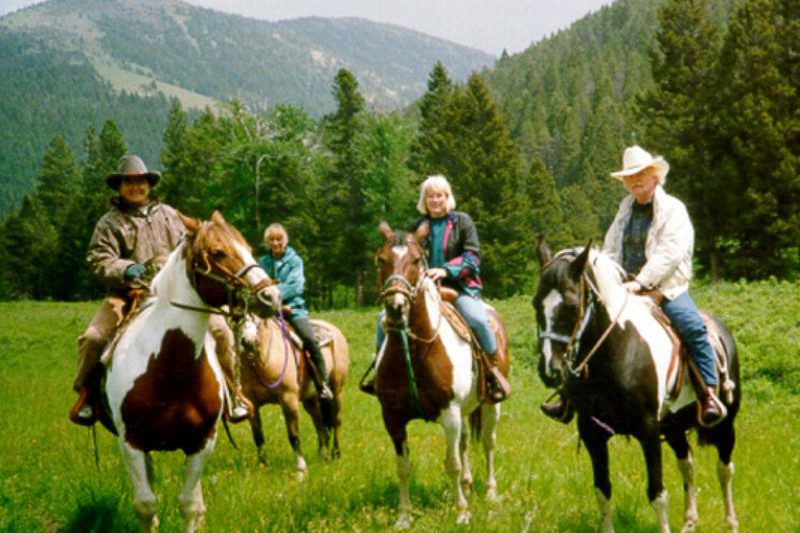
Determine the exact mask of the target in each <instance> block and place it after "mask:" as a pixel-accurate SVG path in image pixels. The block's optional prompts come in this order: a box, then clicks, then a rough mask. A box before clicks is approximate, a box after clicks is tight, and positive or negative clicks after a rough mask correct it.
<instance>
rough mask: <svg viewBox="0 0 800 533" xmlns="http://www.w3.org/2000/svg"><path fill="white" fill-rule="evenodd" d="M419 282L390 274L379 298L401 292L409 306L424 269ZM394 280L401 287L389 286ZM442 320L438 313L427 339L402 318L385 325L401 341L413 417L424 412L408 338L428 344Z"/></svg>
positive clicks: (416, 292) (418, 288)
mask: <svg viewBox="0 0 800 533" xmlns="http://www.w3.org/2000/svg"><path fill="white" fill-rule="evenodd" d="M420 274H421V275H420V278H419V282H417V284H416V286H414V285H411V283H410V282H409V281H408V280H407V279H406V278H405V276H403V275H401V274H392V275H391V276H389V277H388V278H386V281H384V283H383V292H382V293H381V298H382V299H383V300H385V299H386V298H387V297H388V296H392V295H394V294H402V295H403V296H404V297H405V299H406V300H407V301H408V303H409V307H411V306H412V305H413V303H414V300H415V299H416V298H417V295H418V294H419V290H420V288H421V287H422V283H423V282H424V280H425V271H424V269H423V270H422V272H421V273H420ZM395 281H399V282H400V284H401V285H402V286H401V287H389V285H390V284H392V283H394V282H395ZM441 320H442V313H441V312H440V313H439V322H438V323H437V324H436V328H435V329H434V333H433V336H432V337H431V338H429V339H423V338H421V337H419V336H417V335H415V334H414V333H413V332H412V331H411V330H410V329H409V327H408V322H407V321H406V320H405V319H404V320H403V321H402V323H401V324H400V325H399V326H398V325H392V326H391V327H387V328H386V330H387V332H388V331H396V332H397V333H398V334H399V335H400V340H401V341H402V343H403V356H404V357H403V359H404V362H405V365H406V372H407V374H408V390H409V395H410V396H411V413H412V415H413V416H414V417H417V418H425V413H424V412H423V411H422V404H421V403H420V398H419V390H418V389H417V379H416V377H415V376H414V368H413V366H412V364H411V350H410V348H409V343H408V338H409V337H411V338H412V339H414V340H415V341H418V342H421V343H424V344H430V343H432V342H433V341H434V340H436V337H438V336H439V326H440V325H441Z"/></svg>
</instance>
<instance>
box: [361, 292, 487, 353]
mask: <svg viewBox="0 0 800 533" xmlns="http://www.w3.org/2000/svg"><path fill="white" fill-rule="evenodd" d="M453 306H454V307H455V308H456V310H457V311H458V312H459V313H461V316H463V317H464V320H466V321H467V324H468V325H469V327H470V329H472V332H473V333H475V337H477V338H478V342H479V343H480V345H481V348H483V351H484V352H486V355H488V356H489V357H494V355H495V352H497V338H496V337H495V336H494V330H492V326H491V325H490V324H489V317H488V316H486V306H484V305H483V301H482V300H481V299H480V297H475V296H469V295H467V294H459V296H458V298H456V301H455V302H453ZM385 314H386V311H385V310H383V309H381V312H380V313H379V314H378V324H377V326H376V335H375V337H376V338H375V341H376V346H377V347H376V349H375V353H378V352H380V351H381V345H382V344H383V339H384V337H385V336H386V334H385V333H384V331H383V328H382V327H381V320H383V316H384V315H385Z"/></svg>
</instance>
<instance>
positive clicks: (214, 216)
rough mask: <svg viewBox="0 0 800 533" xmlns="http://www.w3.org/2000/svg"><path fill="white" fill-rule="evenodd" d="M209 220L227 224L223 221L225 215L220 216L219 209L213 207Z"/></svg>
mask: <svg viewBox="0 0 800 533" xmlns="http://www.w3.org/2000/svg"><path fill="white" fill-rule="evenodd" d="M211 221H212V222H215V223H216V224H227V223H226V222H225V217H223V216H222V213H220V212H219V209H214V212H213V213H211Z"/></svg>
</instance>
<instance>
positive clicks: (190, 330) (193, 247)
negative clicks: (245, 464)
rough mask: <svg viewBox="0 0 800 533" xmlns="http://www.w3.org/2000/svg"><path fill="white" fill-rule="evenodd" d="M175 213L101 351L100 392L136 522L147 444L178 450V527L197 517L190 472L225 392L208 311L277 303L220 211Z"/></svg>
mask: <svg viewBox="0 0 800 533" xmlns="http://www.w3.org/2000/svg"><path fill="white" fill-rule="evenodd" d="M181 218H182V220H183V222H184V224H185V226H186V229H187V233H186V235H185V237H184V239H183V241H182V242H181V244H180V245H179V246H178V247H177V248H176V249H175V250H174V251H173V252H172V254H171V255H170V256H169V258H168V259H167V262H166V264H165V265H164V267H163V268H162V269H161V271H160V272H159V273H158V275H157V276H156V277H155V279H154V280H153V283H152V286H151V291H152V292H151V296H150V297H149V298H148V299H147V300H146V301H145V302H144V303H143V304H142V305H141V306H140V310H139V312H138V313H137V314H135V315H134V316H132V318H131V319H130V320H129V321H128V322H127V323H126V324H125V325H124V326H123V327H122V328H121V330H120V332H119V334H118V336H117V337H116V338H115V339H114V340H113V341H112V342H111V344H110V345H109V348H108V353H107V354H106V356H104V358H105V359H107V360H110V364H109V367H108V369H107V375H106V381H105V387H104V392H105V394H106V396H107V399H108V406H109V408H110V415H111V419H112V421H113V427H114V429H116V432H117V434H118V436H119V444H120V450H121V451H122V457H123V462H124V464H125V467H126V468H127V470H128V473H129V474H130V477H131V481H132V482H133V488H134V493H135V494H134V503H133V507H134V510H135V512H136V514H137V515H138V518H139V521H140V527H141V530H142V531H155V530H157V529H158V518H157V516H156V497H155V494H154V493H153V489H152V474H153V472H152V464H151V457H150V452H153V451H167V450H182V451H183V452H184V454H186V471H185V476H184V484H183V490H182V492H181V494H180V496H179V503H180V510H181V514H182V515H183V517H184V519H185V521H186V531H195V530H196V529H198V528H199V527H201V526H202V524H203V521H204V515H205V510H206V509H205V504H204V502H203V493H202V489H201V486H200V476H201V474H202V471H203V467H204V465H205V462H206V460H207V459H208V457H209V455H210V454H211V452H212V450H213V449H214V444H215V442H216V437H217V431H216V425H217V422H218V421H219V418H220V414H221V413H222V409H223V402H224V394H225V388H224V382H225V381H224V378H223V376H222V371H221V368H220V365H219V362H218V361H217V358H216V355H215V352H214V348H213V340H212V339H211V337H210V335H207V329H208V320H209V312H212V311H214V310H219V308H220V307H221V306H223V305H228V306H231V307H233V308H243V307H247V308H249V309H251V310H252V311H254V312H258V313H260V314H263V315H266V314H268V313H270V312H271V311H272V309H275V308H276V307H277V306H278V305H279V303H280V295H279V294H278V293H277V291H276V289H275V288H274V287H273V286H272V284H271V279H270V278H269V276H267V274H266V273H265V272H264V270H263V269H262V268H261V267H259V266H258V263H256V261H255V259H254V258H253V256H252V254H251V251H250V247H249V246H248V245H247V243H246V242H245V240H244V239H243V238H242V236H241V235H240V234H239V232H238V231H236V229H235V228H233V227H232V226H230V225H229V224H227V223H226V222H225V220H224V219H223V217H222V215H220V214H219V213H218V212H214V214H213V215H212V217H211V220H210V221H205V222H200V221H197V220H194V219H191V218H187V217H183V216H181ZM106 422H108V420H106Z"/></svg>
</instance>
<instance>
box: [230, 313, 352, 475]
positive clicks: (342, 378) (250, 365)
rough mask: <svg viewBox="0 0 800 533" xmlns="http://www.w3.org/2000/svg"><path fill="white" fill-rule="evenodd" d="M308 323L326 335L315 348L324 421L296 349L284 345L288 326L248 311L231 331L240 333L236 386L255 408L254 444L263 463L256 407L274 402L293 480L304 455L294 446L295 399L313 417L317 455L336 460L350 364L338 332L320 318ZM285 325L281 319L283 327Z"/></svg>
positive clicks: (297, 411)
mask: <svg viewBox="0 0 800 533" xmlns="http://www.w3.org/2000/svg"><path fill="white" fill-rule="evenodd" d="M311 323H312V324H314V325H315V326H317V327H319V328H320V329H322V330H324V331H326V332H328V333H330V334H331V335H332V338H331V339H330V341H329V342H326V343H324V344H323V345H322V346H321V348H320V349H321V351H322V356H323V358H324V359H325V369H326V370H327V372H328V377H329V379H330V387H331V391H332V392H333V401H332V402H331V404H332V405H331V412H330V413H329V417H330V420H327V419H326V417H323V413H322V411H321V409H320V401H319V397H318V394H317V389H316V387H315V386H314V382H313V380H312V377H311V372H310V370H309V367H308V364H307V360H306V358H305V357H303V355H302V352H301V351H302V348H298V347H297V346H295V345H292V344H290V343H291V342H292V341H291V340H290V339H289V338H287V337H286V333H287V331H288V330H287V329H286V327H281V325H280V324H279V319H278V318H277V317H274V318H270V319H261V320H259V319H257V318H256V317H252V316H248V317H247V319H246V322H244V323H243V324H241V326H240V328H241V332H237V334H238V336H240V337H241V341H240V344H241V347H240V352H239V354H240V355H239V360H240V362H241V363H240V364H241V384H242V391H243V392H244V394H245V396H247V398H248V399H249V400H250V402H251V403H252V404H253V406H254V407H255V412H254V413H253V416H252V417H251V418H250V427H251V429H252V431H253V440H254V441H255V444H256V448H257V449H258V458H259V460H260V461H261V462H262V463H265V462H266V461H265V457H264V449H263V447H264V433H263V431H262V426H261V415H260V411H259V408H260V407H261V406H262V405H264V404H278V405H280V407H281V411H282V412H283V418H284V421H285V422H286V431H287V434H288V436H289V444H291V446H292V450H294V453H295V458H296V463H297V471H296V475H297V479H298V480H302V479H304V478H305V476H306V472H307V465H306V460H305V458H304V457H303V451H302V449H301V446H300V402H302V403H303V407H304V408H305V410H306V412H308V414H309V415H311V419H312V421H313V422H314V428H315V429H316V431H317V444H318V447H319V454H320V456H322V457H324V458H326V459H327V458H328V457H330V458H332V459H338V458H339V456H340V451H339V429H340V427H341V425H342V400H343V393H344V384H345V382H346V381H347V371H348V367H349V364H350V358H349V355H348V346H347V340H346V339H345V338H344V335H342V332H341V331H339V329H338V328H337V327H336V326H334V325H333V324H330V323H329V322H325V321H324V320H315V319H312V320H311ZM286 325H287V323H286V322H284V326H286ZM317 327H315V328H314V329H317ZM331 434H332V435H331ZM331 436H332V437H333V445H332V447H330V446H331V443H330V441H331Z"/></svg>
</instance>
